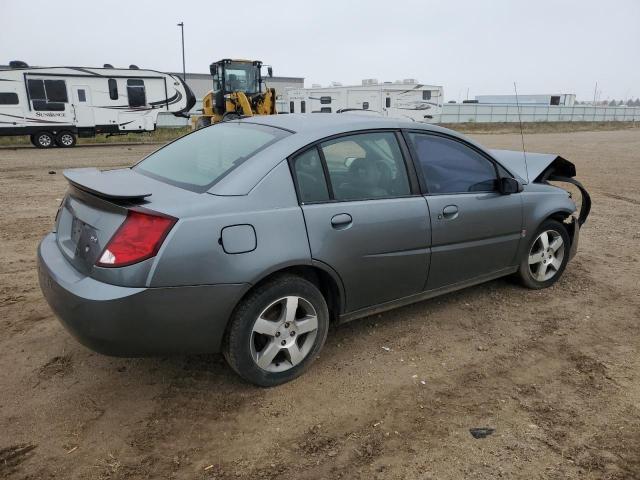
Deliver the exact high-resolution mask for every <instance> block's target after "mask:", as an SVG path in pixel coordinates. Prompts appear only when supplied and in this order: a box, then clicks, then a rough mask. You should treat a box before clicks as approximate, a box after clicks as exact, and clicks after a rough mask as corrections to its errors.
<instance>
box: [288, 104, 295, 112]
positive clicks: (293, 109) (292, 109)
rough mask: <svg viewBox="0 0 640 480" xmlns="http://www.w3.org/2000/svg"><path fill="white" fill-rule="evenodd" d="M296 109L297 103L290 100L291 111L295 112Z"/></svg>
mask: <svg viewBox="0 0 640 480" xmlns="http://www.w3.org/2000/svg"><path fill="white" fill-rule="evenodd" d="M295 111H296V105H295V103H293V102H289V113H294V112H295Z"/></svg>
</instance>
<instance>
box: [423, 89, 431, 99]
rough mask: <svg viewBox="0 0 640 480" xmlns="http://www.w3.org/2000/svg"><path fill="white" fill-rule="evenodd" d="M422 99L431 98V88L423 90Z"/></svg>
mask: <svg viewBox="0 0 640 480" xmlns="http://www.w3.org/2000/svg"><path fill="white" fill-rule="evenodd" d="M422 99H423V100H431V90H423V91H422Z"/></svg>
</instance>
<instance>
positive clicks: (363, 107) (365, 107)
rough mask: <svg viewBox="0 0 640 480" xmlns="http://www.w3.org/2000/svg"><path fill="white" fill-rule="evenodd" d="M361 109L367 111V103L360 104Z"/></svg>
mask: <svg viewBox="0 0 640 480" xmlns="http://www.w3.org/2000/svg"><path fill="white" fill-rule="evenodd" d="M362 109H363V110H369V102H362Z"/></svg>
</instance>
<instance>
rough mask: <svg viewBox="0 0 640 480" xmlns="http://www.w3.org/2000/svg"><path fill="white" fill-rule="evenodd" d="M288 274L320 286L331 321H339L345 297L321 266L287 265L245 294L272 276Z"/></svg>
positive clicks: (261, 281)
mask: <svg viewBox="0 0 640 480" xmlns="http://www.w3.org/2000/svg"><path fill="white" fill-rule="evenodd" d="M286 274H289V275H297V276H299V277H302V278H304V279H305V280H307V281H309V282H311V283H313V284H314V285H315V286H316V287H317V288H318V290H320V293H322V296H323V297H324V299H325V301H326V302H327V308H328V309H329V319H330V321H331V322H332V323H333V322H337V320H338V317H339V315H340V311H341V308H342V302H343V299H342V298H341V295H340V289H339V288H338V285H337V283H336V281H335V280H334V279H333V277H332V276H331V275H330V274H329V273H327V272H325V271H324V270H322V269H321V268H318V267H314V266H311V265H296V266H292V267H287V268H283V269H281V270H277V271H275V272H272V273H270V274H269V275H267V276H266V277H264V278H263V279H261V280H260V281H259V282H258V283H256V284H255V285H254V286H253V287H251V288H250V289H249V291H248V292H247V293H246V294H245V296H246V295H248V294H249V293H250V292H251V291H253V290H254V289H255V288H257V287H259V286H260V285H263V284H264V283H266V282H268V281H270V280H271V279H272V278H274V277H276V276H279V275H286Z"/></svg>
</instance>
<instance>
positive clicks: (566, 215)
mask: <svg viewBox="0 0 640 480" xmlns="http://www.w3.org/2000/svg"><path fill="white" fill-rule="evenodd" d="M572 215H573V213H571V212H567V211H558V212H553V213H552V214H551V215H548V216H547V217H546V218H545V219H544V220H543V221H542V222H540V224H542V223H543V222H546V221H547V220H555V221H556V222H560V223H561V224H562V225H563V226H565V228H566V230H567V233H568V234H569V241H570V242H571V243H573V235H572V233H571V232H572V230H571V229H570V228H569V225H568V224H567V219H570V218H571V217H572Z"/></svg>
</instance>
